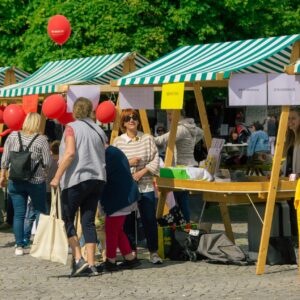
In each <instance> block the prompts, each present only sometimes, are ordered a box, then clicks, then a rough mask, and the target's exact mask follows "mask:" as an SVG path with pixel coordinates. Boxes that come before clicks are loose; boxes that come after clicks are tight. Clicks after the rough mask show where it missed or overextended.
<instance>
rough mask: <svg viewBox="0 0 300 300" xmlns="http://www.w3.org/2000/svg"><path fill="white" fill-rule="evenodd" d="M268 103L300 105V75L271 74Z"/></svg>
mask: <svg viewBox="0 0 300 300" xmlns="http://www.w3.org/2000/svg"><path fill="white" fill-rule="evenodd" d="M268 105H300V76H299V75H287V74H269V81H268Z"/></svg>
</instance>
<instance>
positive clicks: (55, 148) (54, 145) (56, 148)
mask: <svg viewBox="0 0 300 300" xmlns="http://www.w3.org/2000/svg"><path fill="white" fill-rule="evenodd" d="M59 145H60V141H58V140H55V141H53V142H52V143H51V144H50V150H51V152H52V154H54V155H57V154H58V153H59Z"/></svg>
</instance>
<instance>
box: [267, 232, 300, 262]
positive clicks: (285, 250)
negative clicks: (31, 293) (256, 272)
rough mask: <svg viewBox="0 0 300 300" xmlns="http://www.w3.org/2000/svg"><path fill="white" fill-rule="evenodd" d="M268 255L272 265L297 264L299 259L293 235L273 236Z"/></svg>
mask: <svg viewBox="0 0 300 300" xmlns="http://www.w3.org/2000/svg"><path fill="white" fill-rule="evenodd" d="M267 257H268V264H269V265H271V266H273V265H296V264H297V259H296V254H295V250H294V247H293V242H292V239H291V237H287V236H271V237H270V241H269V249H268V256H267Z"/></svg>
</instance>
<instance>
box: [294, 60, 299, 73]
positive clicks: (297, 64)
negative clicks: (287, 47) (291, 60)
mask: <svg viewBox="0 0 300 300" xmlns="http://www.w3.org/2000/svg"><path fill="white" fill-rule="evenodd" d="M294 72H295V73H297V74H299V73H300V60H298V61H297V63H296V64H295V69H294Z"/></svg>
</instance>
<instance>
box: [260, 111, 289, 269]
mask: <svg viewBox="0 0 300 300" xmlns="http://www.w3.org/2000/svg"><path fill="white" fill-rule="evenodd" d="M288 117H289V106H283V107H282V110H281V116H280V122H279V126H278V134H277V139H276V147H275V154H274V157H273V165H272V171H271V179H270V183H269V191H268V197H267V203H266V210H265V216H264V224H263V228H262V234H261V240H260V246H259V253H258V260H257V266H256V274H257V275H261V274H263V273H264V271H265V264H266V259H267V252H268V246H269V239H270V232H271V226H272V221H273V213H274V206H275V200H276V193H277V186H278V181H279V173H280V165H281V158H282V153H283V146H284V140H285V135H286V130H287V123H288Z"/></svg>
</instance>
